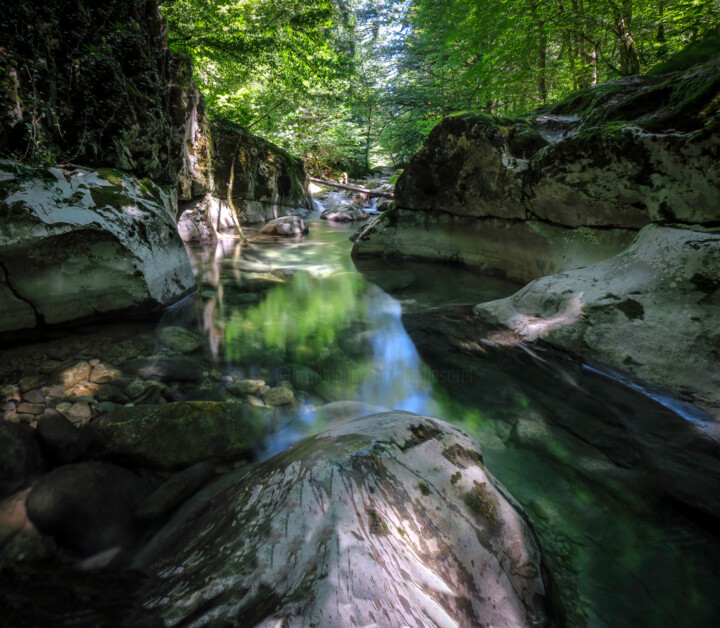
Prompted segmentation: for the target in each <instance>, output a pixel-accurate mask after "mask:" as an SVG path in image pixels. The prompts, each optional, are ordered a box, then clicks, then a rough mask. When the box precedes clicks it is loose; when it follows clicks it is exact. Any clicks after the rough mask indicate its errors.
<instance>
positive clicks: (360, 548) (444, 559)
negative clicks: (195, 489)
mask: <svg viewBox="0 0 720 628" xmlns="http://www.w3.org/2000/svg"><path fill="white" fill-rule="evenodd" d="M240 473H244V475H240V474H238V473H236V474H230V475H228V476H226V477H225V478H224V479H222V480H219V481H218V482H216V483H215V484H213V485H211V486H210V487H208V488H207V489H206V490H204V491H202V492H201V493H199V494H198V495H197V496H196V497H195V498H193V499H192V500H191V501H190V502H188V503H187V504H186V505H185V506H184V507H183V508H182V509H181V510H180V511H179V512H178V513H177V514H176V515H175V517H174V518H173V519H172V520H171V521H170V522H169V523H168V525H167V526H166V527H165V528H164V529H162V530H161V531H160V532H159V533H158V534H157V536H156V537H155V538H154V539H153V541H152V542H151V543H150V544H149V545H148V546H147V548H146V549H145V550H143V551H142V552H141V553H140V554H139V555H138V557H137V559H136V561H135V563H134V566H136V567H140V568H143V569H147V570H148V571H149V572H150V573H151V574H152V575H153V577H152V578H151V579H150V580H149V581H148V584H147V586H146V588H145V590H144V592H143V597H144V599H145V600H147V606H148V607H149V608H151V609H153V610H154V611H155V612H158V613H159V614H160V615H161V616H163V617H164V618H165V619H166V620H169V619H170V618H171V617H172V621H174V622H180V623H182V622H183V621H186V620H188V619H189V618H192V619H193V621H197V622H200V623H202V622H204V621H209V619H210V618H212V621H215V622H224V621H226V622H232V621H235V620H236V618H237V617H238V616H242V617H243V618H244V619H245V622H246V623H247V624H248V625H265V624H266V623H267V622H270V621H272V622H273V623H277V622H285V623H287V624H288V625H294V624H295V623H301V622H302V621H304V620H306V619H307V618H309V617H312V618H313V621H314V622H315V623H316V624H317V625H320V626H340V625H343V626H344V625H358V626H364V625H371V624H376V623H377V619H378V617H382V618H383V625H388V626H406V625H407V626H425V625H433V626H437V625H442V626H446V625H447V626H450V625H452V626H479V625H502V626H513V627H517V628H520V627H524V626H529V625H542V624H543V623H545V622H546V621H548V617H547V612H546V608H545V605H546V589H545V585H544V583H543V579H542V575H541V574H542V570H543V567H542V564H541V558H540V553H539V550H538V545H537V541H536V540H535V538H534V536H533V533H532V531H531V529H530V528H529V526H528V525H527V523H526V520H525V517H524V515H523V513H522V511H521V509H520V506H519V505H518V504H517V503H516V502H515V501H514V500H513V499H512V498H511V497H510V496H509V495H508V494H507V492H506V491H505V489H504V488H503V487H502V486H501V485H499V484H497V483H496V481H495V479H494V478H493V477H492V476H491V475H490V473H489V472H488V471H487V469H486V468H485V467H484V466H483V464H482V458H481V456H480V454H479V449H478V445H477V444H476V443H475V442H473V441H472V440H471V439H470V438H469V437H468V436H467V435H465V434H464V433H463V432H461V431H460V430H459V429H457V428H455V427H453V426H451V425H448V424H447V423H443V422H441V421H437V420H435V419H430V418H427V417H421V416H418V415H412V414H409V413H388V414H384V415H376V416H374V417H369V418H364V419H358V420H356V421H352V422H350V423H346V424H345V425H343V426H341V427H338V428H335V429H333V430H330V431H328V432H324V433H322V434H319V435H318V436H316V437H314V438H311V439H308V440H306V441H303V442H302V443H300V444H299V445H296V446H295V447H293V448H291V449H290V450H288V451H287V452H285V453H283V454H280V455H278V456H276V457H275V458H273V459H272V460H270V461H268V462H266V463H264V464H262V465H260V466H258V467H256V468H255V469H253V470H252V471H251V472H249V473H247V472H240ZM458 475H459V477H458ZM288 517H290V519H288ZM288 520H290V521H292V525H288V523H287V522H288ZM203 531H205V533H202V532H203ZM191 557H192V558H191ZM191 559H192V561H193V570H192V571H189V570H187V569H181V568H180V566H181V565H187V564H188V561H189V560H191ZM460 601H462V602H461V603H460Z"/></svg>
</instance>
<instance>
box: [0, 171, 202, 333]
mask: <svg viewBox="0 0 720 628" xmlns="http://www.w3.org/2000/svg"><path fill="white" fill-rule="evenodd" d="M0 181H2V183H3V185H2V186H1V187H0V221H1V222H2V224H3V225H4V228H3V230H2V231H1V232H0V251H2V252H0V298H3V308H2V311H1V312H0V333H1V332H10V331H17V330H23V329H31V328H34V327H36V326H38V325H58V324H61V323H70V322H73V321H78V320H89V319H98V318H103V317H108V316H111V315H118V314H119V313H121V312H130V313H133V312H135V313H147V312H158V311H161V310H162V309H163V308H165V307H167V306H168V305H171V304H173V303H175V302H177V301H178V300H180V299H182V298H183V297H185V296H186V295H188V294H190V293H191V292H192V291H194V290H195V289H196V285H195V278H194V277H193V274H192V269H191V267H190V262H189V260H188V257H187V253H186V252H185V249H184V247H183V245H182V241H181V240H180V238H179V237H178V235H177V229H176V227H175V221H174V212H173V210H172V207H171V204H172V203H171V197H170V195H168V194H166V193H165V192H163V190H162V189H161V188H159V187H158V186H156V185H154V184H153V183H151V182H150V181H148V180H143V181H139V180H137V179H135V178H134V177H131V176H130V175H127V174H123V173H121V172H119V171H116V170H97V171H93V170H87V169H85V168H78V167H71V166H65V167H59V166H58V167H52V168H41V169H29V168H27V167H26V166H24V165H22V164H19V163H15V162H9V161H4V162H2V163H0ZM3 295H6V296H7V299H5V298H4V296H3Z"/></svg>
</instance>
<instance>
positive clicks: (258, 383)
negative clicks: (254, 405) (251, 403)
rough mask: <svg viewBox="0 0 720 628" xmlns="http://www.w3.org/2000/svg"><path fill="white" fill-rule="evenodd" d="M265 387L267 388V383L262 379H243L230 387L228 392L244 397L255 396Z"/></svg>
mask: <svg viewBox="0 0 720 628" xmlns="http://www.w3.org/2000/svg"><path fill="white" fill-rule="evenodd" d="M263 386H265V382H264V381H263V380H261V379H241V380H240V381H238V382H236V383H235V384H233V385H232V386H229V387H228V390H229V391H230V393H231V394H233V395H236V396H240V397H243V396H245V395H254V394H255V393H256V392H258V391H259V390H260V389H261V388H262V387H263Z"/></svg>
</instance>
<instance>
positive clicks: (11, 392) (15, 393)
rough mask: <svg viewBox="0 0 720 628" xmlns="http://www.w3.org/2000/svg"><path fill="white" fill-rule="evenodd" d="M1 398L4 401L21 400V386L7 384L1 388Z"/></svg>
mask: <svg viewBox="0 0 720 628" xmlns="http://www.w3.org/2000/svg"><path fill="white" fill-rule="evenodd" d="M0 399H2V400H3V401H20V386H15V385H12V384H10V385H7V386H3V387H2V388H0Z"/></svg>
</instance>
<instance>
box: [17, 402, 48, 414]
mask: <svg viewBox="0 0 720 628" xmlns="http://www.w3.org/2000/svg"><path fill="white" fill-rule="evenodd" d="M17 412H18V414H42V413H43V412H45V404H41V403H21V404H20V405H19V406H18V407H17Z"/></svg>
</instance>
